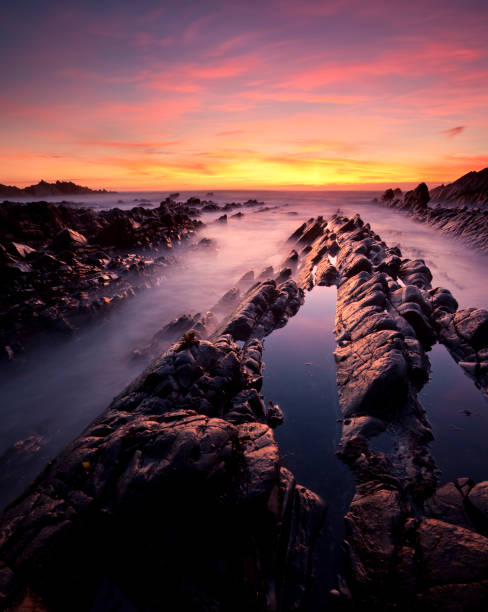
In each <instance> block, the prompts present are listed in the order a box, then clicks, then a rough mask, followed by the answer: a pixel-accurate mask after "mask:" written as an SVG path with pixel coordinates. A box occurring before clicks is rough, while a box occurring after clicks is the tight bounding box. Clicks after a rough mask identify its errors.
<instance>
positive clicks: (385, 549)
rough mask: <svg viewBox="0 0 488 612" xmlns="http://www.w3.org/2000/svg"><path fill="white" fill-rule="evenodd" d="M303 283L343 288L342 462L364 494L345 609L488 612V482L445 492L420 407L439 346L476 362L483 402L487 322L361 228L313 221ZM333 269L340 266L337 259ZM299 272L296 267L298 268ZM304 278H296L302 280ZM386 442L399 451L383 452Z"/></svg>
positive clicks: (339, 353) (358, 503) (351, 534)
mask: <svg viewBox="0 0 488 612" xmlns="http://www.w3.org/2000/svg"><path fill="white" fill-rule="evenodd" d="M291 240H292V241H294V242H295V241H296V240H298V241H299V242H300V241H301V242H302V243H303V242H305V243H306V244H307V246H306V247H305V248H304V249H303V250H302V253H301V255H302V257H301V258H300V259H302V258H303V263H301V266H302V268H301V271H300V277H301V279H302V284H303V285H304V286H306V287H307V288H309V286H310V278H311V277H312V276H313V275H314V274H315V277H316V281H317V282H318V283H319V284H321V283H323V284H336V285H337V287H338V299H337V314H336V328H335V334H336V339H337V344H338V347H337V350H336V353H335V358H336V364H337V384H338V391H339V402H340V406H341V409H342V412H343V415H344V420H343V432H342V439H341V445H340V449H339V456H340V457H341V458H342V459H343V460H344V461H345V462H346V463H347V464H348V465H349V466H350V468H351V470H352V471H353V474H354V476H355V480H356V492H355V495H354V498H353V501H352V503H351V506H350V509H349V512H348V514H347V515H346V517H345V520H346V529H347V542H348V546H349V558H348V562H349V576H348V579H349V580H348V586H347V588H345V587H344V586H343V587H342V588H340V589H338V590H337V591H336V592H335V595H336V597H337V599H338V600H339V601H340V602H341V603H342V605H343V606H345V607H347V606H348V605H353V606H354V609H359V610H362V609H365V610H369V609H373V608H374V609H381V610H383V609H385V610H393V609H395V610H412V609H416V610H426V611H427V610H453V611H454V610H459V609H463V610H482V609H484V608H485V606H486V603H487V601H488V538H487V537H486V536H487V535H488V531H487V527H488V503H487V502H488V481H485V482H481V483H478V484H475V483H474V482H473V481H472V480H470V479H469V478H461V479H458V480H457V481H456V483H448V484H446V485H444V486H442V487H441V488H437V476H438V470H437V467H436V464H435V459H434V458H433V457H432V455H431V453H430V451H429V446H428V444H429V441H430V440H431V439H432V432H431V427H430V424H429V422H428V418H427V415H426V413H425V410H424V409H423V407H422V406H421V404H420V403H419V401H418V397H417V394H418V391H419V390H420V389H421V388H422V386H423V385H424V384H425V383H426V382H427V381H428V378H429V370H430V364H429V360H428V357H427V354H426V351H427V350H428V349H430V347H431V346H432V344H433V343H434V342H436V341H440V342H443V343H444V344H445V345H446V347H447V348H448V349H449V350H450V351H451V353H452V355H453V357H454V358H455V359H456V361H458V362H459V363H460V365H463V363H462V361H461V357H462V356H464V355H469V359H471V360H472V361H471V362H470V363H471V367H470V368H467V367H466V366H464V367H465V370H466V371H468V373H470V374H472V376H473V378H474V379H475V381H476V382H477V384H478V385H479V386H481V387H482V388H483V389H484V391H485V393H486V380H485V379H486V373H487V371H488V362H486V360H485V361H484V362H480V360H479V357H480V354H481V355H482V356H483V358H485V357H486V354H487V348H488V312H487V311H484V310H483V311H481V310H474V309H464V310H463V311H459V312H457V302H456V300H455V299H454V298H453V296H452V295H451V294H450V292H449V291H447V290H446V289H442V288H434V289H432V287H431V280H432V274H431V273H430V270H429V269H428V268H427V267H426V266H425V263H424V262H423V260H409V259H402V257H401V252H400V250H399V249H398V248H388V247H387V245H386V244H385V243H384V242H382V241H381V238H380V237H379V236H378V235H376V234H375V233H374V232H373V231H372V230H371V228H370V226H369V225H368V224H364V223H363V221H362V220H361V219H360V217H358V216H357V217H354V218H346V217H341V216H338V215H336V216H334V217H333V218H332V219H331V220H329V221H328V222H326V221H324V220H323V219H321V218H318V219H311V220H310V221H309V222H308V224H306V225H305V226H302V227H301V228H299V230H298V231H297V232H295V234H293V236H292V237H291ZM332 258H333V259H334V262H335V263H334V265H332V263H331V259H332ZM299 266H300V264H299ZM300 277H299V278H300ZM381 436H383V437H385V436H386V437H387V439H388V440H389V444H390V445H391V446H392V450H391V451H390V452H388V453H385V452H382V451H380V450H378V448H377V447H376V439H378V438H379V437H381Z"/></svg>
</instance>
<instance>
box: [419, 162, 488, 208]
mask: <svg viewBox="0 0 488 612" xmlns="http://www.w3.org/2000/svg"><path fill="white" fill-rule="evenodd" d="M430 197H431V199H432V201H433V202H454V203H456V204H468V205H470V204H476V205H479V204H488V168H485V169H484V170H480V171H479V172H468V174H465V175H464V176H462V177H461V178H458V179H457V180H456V181H454V182H453V183H449V185H440V186H439V187H434V189H431V190H430Z"/></svg>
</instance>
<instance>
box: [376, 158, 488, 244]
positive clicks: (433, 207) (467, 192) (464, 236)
mask: <svg viewBox="0 0 488 612" xmlns="http://www.w3.org/2000/svg"><path fill="white" fill-rule="evenodd" d="M380 201H381V203H383V204H384V205H386V206H388V207H389V208H397V209H400V210H403V211H405V212H407V213H408V214H409V215H411V216H412V217H414V219H416V220H417V221H421V222H423V223H428V224H429V225H431V226H432V227H435V228H437V229H440V230H441V231H443V232H446V233H447V234H449V235H451V236H454V237H457V238H460V239H461V240H462V241H463V242H464V243H465V244H467V245H469V246H471V247H474V248H476V249H479V250H481V251H483V252H484V253H487V252H488V208H487V205H488V168H485V169H484V170H481V171H480V172H470V173H469V174H466V175H465V176H463V177H461V178H460V179H458V180H457V181H455V182H454V183H451V184H450V185H447V186H444V185H442V186H440V187H436V188H435V189H432V190H431V191H430V192H429V190H428V189H427V186H426V185H425V183H421V184H420V185H419V186H418V187H417V188H416V189H414V190H412V191H407V192H406V193H405V194H402V192H401V190H399V189H395V190H393V189H387V190H386V191H385V192H384V194H383V196H382V197H381V198H380ZM448 203H452V204H451V205H449V206H448V205H446V204H448ZM459 205H463V206H462V207H460V206H459Z"/></svg>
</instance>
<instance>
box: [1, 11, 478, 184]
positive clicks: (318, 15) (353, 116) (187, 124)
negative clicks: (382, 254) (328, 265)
mask: <svg viewBox="0 0 488 612" xmlns="http://www.w3.org/2000/svg"><path fill="white" fill-rule="evenodd" d="M487 31H488V2H486V0H483V1H478V0H464V1H462V2H461V1H460V0H455V1H454V0H428V1H427V2H426V1H425V0H421V1H420V0H409V2H400V1H397V0H388V1H387V0H368V1H367V2H365V1H364V0H324V1H317V0H302V1H292V0H260V1H256V0H247V1H244V0H241V1H240V2H234V1H233V0H226V1H224V0H212V1H206V0H198V1H193V0H191V1H187V0H178V1H173V0H168V1H159V2H157V1H154V0H138V1H137V2H136V1H135V0H132V1H129V0H83V1H80V0H77V1H75V0H63V1H62V2H61V1H58V0H15V1H13V0H2V1H1V3H0V79H1V80H0V82H1V96H0V183H4V184H16V185H19V186H23V185H28V184H31V183H35V182H37V181H38V180H40V179H41V178H42V179H44V180H49V181H52V180H56V179H64V180H73V181H75V182H77V183H80V184H83V185H89V186H91V187H97V188H99V187H106V188H115V189H193V188H195V189H196V188H205V189H237V188H244V189H252V188H262V189H273V188H279V187H282V188H297V189H298V188H300V189H301V188H303V189H324V188H332V189H333V188H339V189H346V188H355V187H359V186H362V187H375V186H378V187H384V186H390V185H400V186H402V185H405V184H416V183H418V182H419V181H422V180H424V181H427V182H428V183H429V184H432V185H433V184H438V183H440V182H449V181H451V180H454V179H455V178H457V177H459V176H461V175H462V174H464V173H466V172H468V171H470V170H480V169H482V168H484V167H486V166H488V148H487V144H488V36H487V35H486V33H487Z"/></svg>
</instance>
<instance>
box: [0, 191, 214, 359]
mask: <svg viewBox="0 0 488 612" xmlns="http://www.w3.org/2000/svg"><path fill="white" fill-rule="evenodd" d="M197 214H199V211H197V210H196V209H192V208H191V207H189V206H186V205H180V204H175V203H174V202H171V201H170V202H164V203H162V204H161V206H160V207H158V208H154V209H148V208H142V207H136V208H133V209H131V210H129V211H122V210H119V209H112V210H107V211H99V212H96V211H94V210H92V209H84V208H76V207H67V206H64V205H60V206H57V205H54V204H48V203H46V202H33V203H29V204H18V203H12V202H3V203H2V204H0V269H1V281H0V292H1V294H2V300H1V304H0V347H1V357H2V358H3V359H5V360H9V361H12V360H16V359H18V358H19V357H21V356H22V354H23V352H24V344H25V343H26V342H28V341H29V339H30V338H31V337H32V336H35V335H36V334H39V333H42V332H44V331H48V330H50V331H52V330H55V331H57V332H59V333H61V334H72V333H73V332H75V331H76V329H77V328H78V327H79V326H80V325H81V324H83V323H84V322H85V321H87V320H93V319H96V318H99V317H100V316H104V315H105V314H107V313H108V312H109V311H110V310H111V309H112V308H113V307H114V306H116V305H118V304H120V303H121V302H123V301H124V300H126V299H127V298H130V297H131V296H133V295H134V294H135V293H136V292H137V291H140V290H144V289H146V288H150V287H151V286H153V285H154V284H157V283H158V282H159V279H160V278H161V277H162V276H163V275H164V274H165V271H166V269H167V267H168V266H169V265H171V264H172V263H173V262H174V257H173V256H172V255H171V254H170V253H171V248H172V246H173V245H175V244H178V243H179V242H181V241H182V240H184V239H186V238H188V237H190V236H192V235H193V234H194V232H195V230H196V229H197V228H198V227H199V225H200V224H201V222H200V221H197V220H195V218H194V217H195V215H197ZM203 246H205V245H202V247H203Z"/></svg>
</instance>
